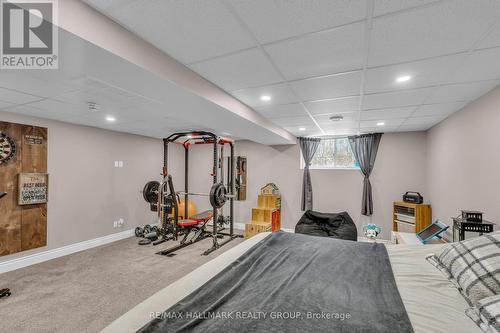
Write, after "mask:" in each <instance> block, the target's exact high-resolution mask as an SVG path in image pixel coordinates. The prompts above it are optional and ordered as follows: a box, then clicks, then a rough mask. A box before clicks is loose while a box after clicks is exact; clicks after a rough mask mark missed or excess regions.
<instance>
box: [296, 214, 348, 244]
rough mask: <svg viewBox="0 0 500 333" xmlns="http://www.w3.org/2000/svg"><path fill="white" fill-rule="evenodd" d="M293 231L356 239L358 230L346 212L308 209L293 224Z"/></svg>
mask: <svg viewBox="0 0 500 333" xmlns="http://www.w3.org/2000/svg"><path fill="white" fill-rule="evenodd" d="M295 233H298V234H305V235H311V236H320V237H332V238H339V239H345V240H352V241H357V238H358V230H357V229H356V225H355V224H354V221H353V220H352V219H351V217H350V216H349V214H348V213H347V212H342V213H320V212H315V211H312V210H308V211H306V212H305V213H304V215H302V217H301V218H300V220H299V223H297V225H296V226H295Z"/></svg>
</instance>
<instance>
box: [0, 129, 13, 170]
mask: <svg viewBox="0 0 500 333" xmlns="http://www.w3.org/2000/svg"><path fill="white" fill-rule="evenodd" d="M15 155H16V142H15V141H14V140H13V139H12V138H10V137H9V136H7V135H6V134H5V133H0V165H1V164H4V163H7V162H8V161H9V160H11V159H12V158H14V156H15Z"/></svg>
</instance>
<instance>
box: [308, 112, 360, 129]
mask: <svg viewBox="0 0 500 333" xmlns="http://www.w3.org/2000/svg"><path fill="white" fill-rule="evenodd" d="M337 115H338V114H337V113H332V114H321V115H316V116H314V119H316V121H317V122H318V124H319V125H320V126H323V125H326V126H342V125H344V124H346V123H354V122H357V121H358V117H359V113H358V112H350V113H342V114H341V116H342V117H343V120H341V121H332V120H331V119H330V117H332V116H337Z"/></svg>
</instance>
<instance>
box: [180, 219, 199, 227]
mask: <svg viewBox="0 0 500 333" xmlns="http://www.w3.org/2000/svg"><path fill="white" fill-rule="evenodd" d="M198 223H200V222H199V221H196V220H179V221H178V222H177V225H178V226H181V227H189V226H191V225H197V224H198Z"/></svg>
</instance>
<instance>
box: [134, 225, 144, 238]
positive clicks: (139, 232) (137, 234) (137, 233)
mask: <svg viewBox="0 0 500 333" xmlns="http://www.w3.org/2000/svg"><path fill="white" fill-rule="evenodd" d="M142 235H143V231H142V228H141V227H136V228H135V237H142Z"/></svg>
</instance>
